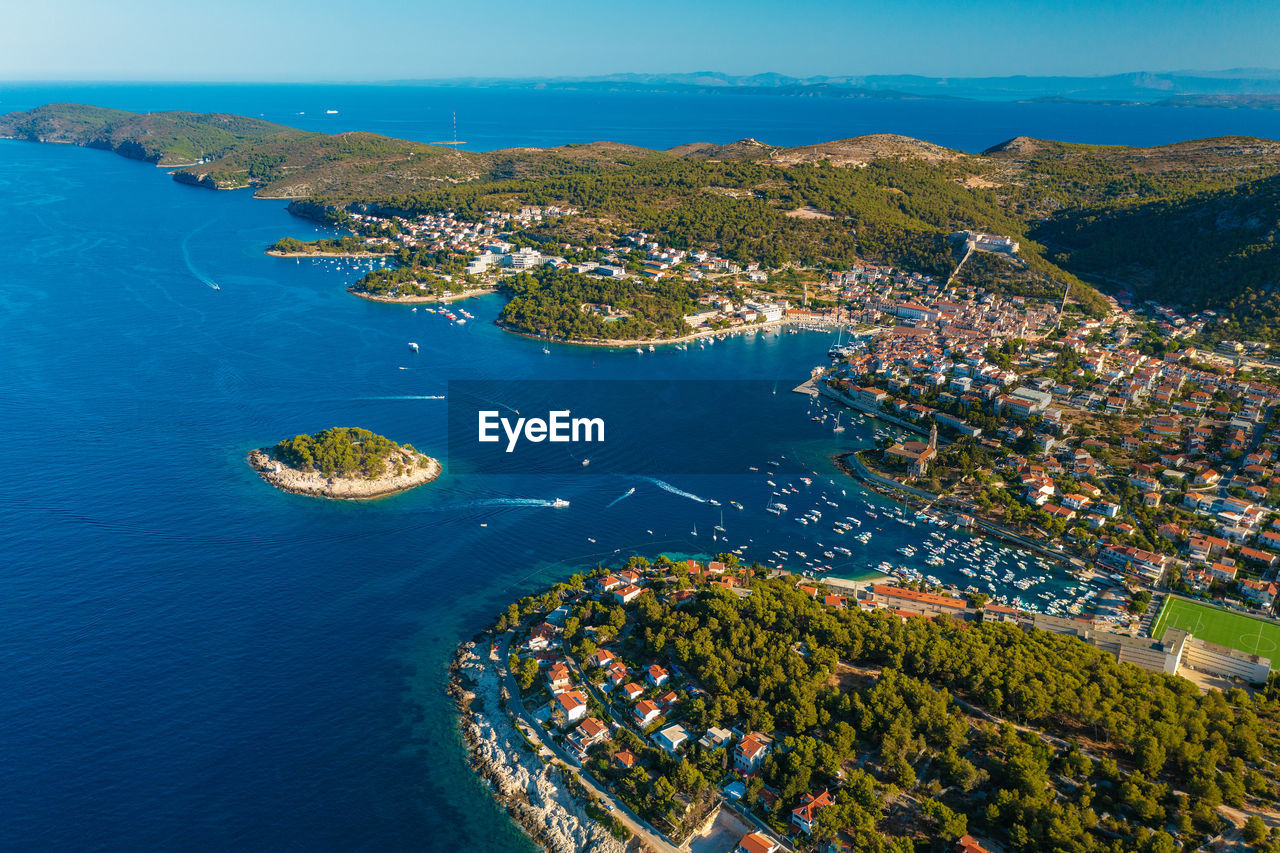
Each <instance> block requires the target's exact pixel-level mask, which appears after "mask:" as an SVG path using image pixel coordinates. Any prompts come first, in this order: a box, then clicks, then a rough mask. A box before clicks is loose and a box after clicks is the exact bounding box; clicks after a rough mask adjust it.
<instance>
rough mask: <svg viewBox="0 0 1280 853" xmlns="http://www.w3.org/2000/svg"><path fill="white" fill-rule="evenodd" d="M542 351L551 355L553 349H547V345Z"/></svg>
mask: <svg viewBox="0 0 1280 853" xmlns="http://www.w3.org/2000/svg"><path fill="white" fill-rule="evenodd" d="M542 352H543V353H545V354H546V355H551V350H549V349H547V348H546V347H543V348H542Z"/></svg>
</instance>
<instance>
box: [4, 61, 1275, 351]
mask: <svg viewBox="0 0 1280 853" xmlns="http://www.w3.org/2000/svg"><path fill="white" fill-rule="evenodd" d="M705 82H706V81H703V83H705ZM756 82H757V83H759V82H761V81H756ZM901 82H904V83H905V82H906V81H901ZM1115 82H1116V86H1115V87H1114V88H1106V87H1104V88H1103V89H1087V88H1079V87H1076V88H1072V89H1071V90H1070V91H1067V90H1066V89H1062V90H1061V91H1060V92H1059V94H1058V95H1057V96H1058V97H1068V98H1072V99H1079V100H1087V99H1089V98H1097V97H1102V96H1105V97H1108V98H1111V99H1115V100H1128V99H1130V98H1131V96H1132V94H1131V92H1130V88H1132V86H1134V85H1139V84H1142V85H1146V82H1147V81H1146V78H1141V79H1138V78H1134V79H1132V80H1118V81H1115ZM1196 85H1197V86H1199V87H1200V89H1201V91H1202V92H1205V93H1208V94H1195V93H1192V92H1184V91H1179V90H1178V89H1177V88H1173V89H1162V92H1163V94H1162V97H1163V98H1166V99H1170V100H1171V101H1175V102H1176V103H1177V104H1180V105H1187V104H1190V103H1191V102H1192V101H1194V100H1196V99H1199V100H1201V101H1203V100H1205V99H1208V100H1210V101H1212V102H1213V104H1214V105H1217V106H1222V105H1224V104H1227V103H1228V102H1231V101H1233V99H1234V101H1243V100H1245V99H1252V101H1251V103H1253V105H1254V106H1261V105H1263V102H1264V101H1266V100H1267V99H1268V98H1270V97H1271V96H1272V93H1271V92H1270V90H1269V89H1267V88H1266V87H1264V86H1261V84H1259V85H1258V86H1257V87H1253V86H1251V87H1250V88H1252V89H1253V91H1252V92H1249V91H1244V92H1239V91H1236V92H1232V91H1226V92H1215V91H1214V90H1215V87H1214V86H1210V85H1209V84H1208V83H1204V85H1203V86H1200V84H1199V83H1197V84H1196ZM1126 87H1129V88H1126ZM1055 88H1060V89H1061V88H1062V87H1055ZM1015 89H1016V87H1015ZM1010 94H1011V95H1012V94H1016V95H1017V96H1019V97H1027V96H1030V97H1041V96H1044V95H1045V93H1044V92H1036V91H1034V90H1030V91H1024V90H1021V89H1016V91H1015V90H1014V89H1011V90H1010ZM1189 99H1190V100H1189ZM0 138H12V139H24V140H31V141H40V142H58V143H66V144H74V145H82V146H86V147H91V148H101V149H106V150H111V151H115V152H116V153H118V154H120V155H122V156H125V157H130V158H134V159H138V160H143V161H147V162H151V163H154V164H157V165H161V166H167V167H170V168H171V169H172V170H173V173H172V174H173V178H174V179H175V180H178V181H180V182H183V183H188V184H193V185H197V186H202V187H215V188H234V187H252V188H253V191H254V193H255V194H256V195H258V196H260V197H264V198H281V199H289V200H290V204H289V210H290V212H291V213H293V214H295V215H297V216H300V217H304V218H308V219H313V220H317V221H321V222H325V223H327V224H330V225H333V226H335V227H338V228H341V229H344V230H346V231H349V232H352V238H353V239H350V240H349V242H347V243H346V245H345V246H344V245H343V238H340V239H339V240H338V241H337V242H333V241H319V242H317V243H315V244H306V245H301V246H300V245H293V244H286V245H292V251H288V250H285V249H283V248H282V247H279V246H277V249H276V251H277V253H282V254H288V255H293V254H294V253H295V252H296V253H306V254H309V255H310V254H315V255H321V256H323V255H343V254H346V253H347V252H346V250H347V249H350V248H352V247H354V248H355V250H356V252H358V253H359V254H361V255H363V254H365V253H368V254H381V253H382V252H383V251H384V250H386V251H390V252H391V253H390V254H389V255H388V256H387V259H388V263H389V264H392V263H393V264H394V267H395V269H394V270H391V271H387V272H383V271H377V272H376V273H375V274H371V276H370V277H369V278H368V279H367V280H365V281H363V282H360V283H357V284H356V285H355V286H353V288H352V292H353V293H356V294H357V295H361V296H363V297H364V298H366V299H376V300H379V301H395V302H401V301H419V300H431V299H433V298H434V297H436V296H437V295H439V296H443V295H444V290H446V289H447V290H450V291H452V292H453V293H457V292H459V291H465V290H474V289H476V286H477V285H478V286H480V287H488V286H493V285H494V284H495V283H497V279H499V278H501V279H502V280H503V282H502V283H503V284H504V285H505V284H506V279H507V278H508V277H510V278H512V279H514V278H515V276H514V275H510V274H512V273H519V272H529V271H532V270H533V269H534V266H535V265H536V266H542V265H544V264H547V263H550V264H552V265H553V266H555V267H556V268H557V269H558V270H561V271H568V272H578V271H581V272H585V273H586V274H587V275H588V277H589V278H590V277H595V278H599V277H607V278H608V281H607V282H606V283H605V285H604V287H602V288H597V289H601V290H604V291H606V292H607V293H608V296H609V297H610V298H613V297H618V299H617V301H609V299H608V298H604V299H593V298H591V294H590V291H591V290H592V288H587V287H585V286H584V283H583V280H582V279H578V278H573V277H570V276H563V275H562V276H559V277H557V278H556V279H555V280H554V281H552V282H550V287H543V286H539V287H536V288H534V287H528V286H525V285H520V284H513V286H512V287H511V296H512V301H511V305H510V306H509V308H508V309H507V310H506V311H505V312H504V313H505V316H504V317H503V318H502V321H503V323H504V324H505V325H506V326H507V327H508V328H512V329H517V330H524V331H529V332H532V333H535V334H539V333H540V334H542V335H544V336H545V337H547V338H551V339H557V340H559V339H570V340H575V341H576V340H583V341H586V340H593V339H606V340H612V339H628V340H630V339H638V340H639V339H650V338H659V337H674V336H678V335H675V334H673V333H675V332H682V331H683V326H682V324H683V320H684V318H682V317H679V316H675V315H674V313H673V309H675V308H677V307H679V308H681V309H682V310H683V309H684V308H687V305H686V303H687V299H686V294H688V295H692V296H694V298H695V299H698V300H701V299H702V298H703V297H706V296H711V295H712V294H710V293H709V291H710V290H712V289H716V290H717V294H716V295H722V296H724V297H725V298H728V299H730V300H732V301H733V302H734V304H735V305H740V304H741V300H739V299H736V298H734V297H733V296H732V295H731V294H729V293H726V292H724V289H728V288H736V287H737V285H738V284H739V283H740V282H738V281H737V280H735V279H732V278H729V277H728V276H726V275H724V273H729V272H731V269H730V267H737V268H738V269H739V270H741V272H742V275H743V277H744V278H746V279H747V282H746V283H747V284H750V285H753V286H754V285H761V284H765V283H766V281H765V280H764V278H763V277H764V276H766V275H767V276H768V282H767V283H768V284H770V285H772V284H773V282H774V281H776V280H777V279H778V278H779V277H780V276H779V274H781V273H784V272H794V271H797V270H799V271H801V272H804V273H808V274H810V275H814V274H818V275H820V274H822V273H825V272H830V271H832V270H848V269H851V268H852V267H854V266H856V265H860V264H865V263H871V264H876V265H879V266H882V267H886V268H891V269H893V270H895V271H899V270H900V271H905V272H907V273H909V274H910V273H917V272H918V273H920V274H922V275H931V276H933V277H935V278H936V279H939V280H952V281H954V282H955V283H958V284H961V285H965V286H969V285H976V286H981V287H983V288H984V289H986V290H988V291H990V292H999V293H1003V294H1007V295H1010V296H1020V297H1031V298H1038V299H1061V298H1062V295H1063V294H1064V293H1065V294H1066V295H1067V297H1068V299H1067V302H1066V307H1067V309H1068V310H1071V311H1080V312H1082V313H1084V314H1087V315H1089V316H1091V317H1099V316H1103V315H1105V314H1106V313H1107V310H1108V306H1107V303H1106V301H1105V300H1104V299H1103V298H1102V296H1101V294H1100V293H1099V292H1098V291H1097V290H1095V287H1097V288H1102V289H1105V290H1107V291H1109V292H1110V293H1112V294H1115V295H1116V296H1118V297H1120V298H1121V300H1122V301H1126V302H1130V303H1132V304H1139V303H1143V302H1146V301H1148V300H1149V301H1153V302H1157V303H1160V304H1163V305H1169V306H1173V307H1176V308H1181V309H1187V310H1190V311H1199V310H1204V309H1209V310H1212V311H1214V312H1215V316H1216V317H1218V318H1220V319H1221V322H1218V323H1216V324H1213V325H1212V326H1211V327H1210V328H1209V329H1208V330H1207V331H1206V332H1205V334H1204V335H1203V336H1201V338H1199V339H1198V340H1197V343H1198V344H1201V345H1205V346H1214V345H1216V344H1217V343H1218V342H1219V341H1220V340H1222V339H1229V340H1252V341H1260V342H1264V343H1265V342H1271V341H1275V340H1277V339H1278V335H1280V333H1278V332H1277V327H1276V325H1275V323H1274V317H1275V316H1276V315H1277V314H1280V287H1277V283H1278V280H1277V277H1276V273H1275V270H1276V269H1278V268H1280V266H1278V264H1277V260H1278V258H1280V248H1278V247H1280V244H1277V242H1276V241H1275V239H1274V234H1273V233H1272V232H1273V231H1274V223H1275V222H1276V221H1277V219H1278V218H1280V142H1276V141H1274V140H1267V139H1257V138H1249V137H1219V138H1214V139H1203V140H1194V141H1188V142H1179V143H1175V144H1170V145H1161V146H1154V147H1150V148H1136V147H1129V146H1119V145H1081V144H1070V143H1062V142H1053V141H1047V140H1039V139H1031V138H1027V137H1016V138H1014V139H1010V140H1008V141H1006V142H1003V143H1000V144H998V145H995V146H993V147H991V148H989V149H987V150H985V151H983V152H981V153H969V152H964V151H957V150H952V149H948V148H945V147H942V146H939V145H934V144H932V143H928V142H924V141H921V140H917V139H910V138H908V137H903V136H896V135H892V134H874V135H869V136H862V137H856V138H851V139H842V140H835V141H830V142H822V143H817V144H813V145H802V146H793V147H784V146H775V145H770V144H768V143H767V142H762V141H759V140H755V139H744V140H740V141H738V142H734V143H730V144H724V145H720V144H712V143H706V142H690V143H688V144H685V145H680V146H676V147H674V148H671V149H667V150H665V151H658V150H652V149H645V148H640V147H637V146H632V145H623V144H619V143H614V142H593V143H588V144H581V145H564V146H559V147H554V148H513V149H507V150H501V151H487V152H473V151H460V150H455V149H453V148H450V147H448V146H439V145H426V144H423V143H418V142H413V141H409V140H403V139H393V138H389V137H385V136H380V135H378V134H374V133H364V132H346V133H338V134H324V133H316V132H309V131H302V130H298V129H296V128H289V127H285V126H283V125H277V124H272V123H270V122H264V121H261V120H257V119H251V118H246V117H243V116H233V115H227V114H221V113H187V112H157V113H148V114H139V113H130V112H125V111H122V110H108V109H103V108H99V107H92V106H86V105H82V104H50V105H46V106H43V107H38V108H36V109H33V110H27V111H24V112H15V113H10V114H7V115H3V116H0ZM533 210H536V211H541V212H542V213H541V214H539V213H532V214H530V215H529V216H527V217H526V218H525V219H524V220H523V221H521V222H520V225H521V227H520V228H519V229H518V231H517V230H516V229H513V228H512V227H511V226H512V224H513V221H514V220H516V219H517V218H518V217H521V215H522V213H523V212H525V211H533ZM549 211H558V213H555V214H553V215H547V212H549ZM450 222H452V224H450ZM463 222H467V223H471V224H474V226H476V227H475V228H472V229H470V235H469V240H470V243H469V244H468V245H467V246H466V247H465V248H464V247H461V246H460V245H458V240H457V239H456V238H457V237H458V236H459V233H460V232H459V231H458V230H456V228H454V226H457V225H460V224H461V223H463ZM437 232H438V233H437ZM963 233H974V234H987V235H995V236H998V237H1006V238H1009V239H1010V240H1011V241H1012V242H1013V243H1016V244H1017V245H1018V247H1019V248H1018V250H1017V252H1016V253H1015V254H1016V257H1014V258H1011V261H1012V262H1011V263H987V264H982V265H974V264H966V265H965V268H964V269H963V270H961V269H960V262H961V258H962V255H961V253H960V249H961V248H962V246H963V245H964V244H963V243H962V242H961V241H959V240H958V239H956V238H955V235H957V234H963ZM445 235H447V236H448V239H445ZM636 235H645V236H644V237H642V238H641V237H638V236H636ZM628 236H635V237H636V241H634V242H627V238H628ZM299 242H300V241H299ZM490 243H506V244H507V245H508V246H509V247H510V250H509V251H507V252H497V253H495V252H493V251H491V246H490V245H489V244H490ZM664 249H665V250H672V251H679V252H683V253H684V255H683V257H684V261H683V264H684V266H683V267H681V266H680V265H679V264H672V263H670V262H669V261H667V260H664V258H663V257H662V255H664V254H670V252H669V251H664ZM391 250H393V251H391ZM521 250H528V252H526V254H525V255H519V253H520V251H521ZM531 253H532V254H531ZM518 255H519V256H518ZM650 255H653V257H650ZM698 256H701V257H704V258H705V260H698ZM495 260H496V261H497V263H493V261H495ZM486 261H488V262H490V263H489V265H488V266H486V265H485V262H486ZM979 266H980V267H981V268H980V269H979V268H978V267H979ZM703 267H706V268H703ZM750 273H758V274H759V275H750ZM606 274H607V276H606ZM713 278H714V279H718V280H717V281H716V282H715V284H716V288H711V287H708V284H709V280H710V279H713ZM639 279H647V282H641V283H642V284H643V283H648V284H652V285H655V286H656V292H655V293H654V295H653V297H650V296H649V292H650V291H649V290H647V289H644V290H641V288H638V287H636V286H635V285H636V282H637V281H638V280H639ZM588 280H589V279H588ZM444 281H447V282H449V284H447V285H446V284H444V283H443V282H444ZM756 289H757V290H760V291H765V290H766V288H763V287H761V288H756ZM522 291H523V292H522ZM682 291H683V292H682ZM768 291H769V292H765V293H761V294H760V296H761V297H769V296H770V295H771V294H772V295H773V296H776V297H778V298H786V299H788V300H790V301H791V302H793V303H794V302H796V301H798V302H800V303H801V304H802V305H803V304H805V302H806V299H805V294H804V283H803V282H801V283H799V286H798V287H792V288H787V289H786V292H783V291H782V289H779V288H772V287H770V288H769V289H768ZM637 294H638V296H637ZM749 295H750V294H749ZM796 296H798V297H799V299H798V300H797V299H795V298H794V297H796ZM406 297H407V298H406ZM584 297H585V298H584ZM752 299H753V301H754V296H753V297H752ZM770 301H773V300H772V299H770ZM748 308H749V306H748ZM610 312H612V313H610ZM697 313H701V312H696V311H695V312H694V314H697ZM688 316H689V313H688V312H687V311H686V312H685V317H688ZM604 323H609V324H610V325H611V326H612V325H617V324H621V325H620V326H619V328H616V329H614V328H610V329H608V330H607V334H602V333H601V332H602V330H601V329H600V328H599V327H601V326H602V325H603V324H604ZM627 325H629V326H635V327H638V328H635V329H624V328H621V326H627ZM544 329H545V331H543V330H544ZM664 333H665V334H664Z"/></svg>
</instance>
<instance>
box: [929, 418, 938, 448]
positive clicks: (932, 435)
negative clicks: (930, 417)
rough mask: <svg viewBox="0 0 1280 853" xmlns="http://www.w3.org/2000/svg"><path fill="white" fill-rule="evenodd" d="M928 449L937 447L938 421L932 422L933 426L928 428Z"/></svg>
mask: <svg viewBox="0 0 1280 853" xmlns="http://www.w3.org/2000/svg"><path fill="white" fill-rule="evenodd" d="M929 449H930V450H932V451H935V452H936V451H937V449H938V422H937V421H934V422H933V427H932V428H931V429H930V430H929Z"/></svg>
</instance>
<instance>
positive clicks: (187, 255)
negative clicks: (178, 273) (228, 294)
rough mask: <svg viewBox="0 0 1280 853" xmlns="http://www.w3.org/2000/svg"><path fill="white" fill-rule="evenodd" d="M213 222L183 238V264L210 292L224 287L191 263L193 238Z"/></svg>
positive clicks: (211, 221)
mask: <svg viewBox="0 0 1280 853" xmlns="http://www.w3.org/2000/svg"><path fill="white" fill-rule="evenodd" d="M213 222H214V220H210V221H209V222H206V223H205V224H204V225H201V226H200V227H199V228H197V229H195V230H194V231H192V232H190V233H189V234H187V236H185V237H183V238H182V262H183V263H185V264H186V265H187V269H188V270H190V271H191V274H192V275H193V276H195V277H196V279H197V280H198V281H200V283H202V284H204V285H205V286H206V287H208V288H209V289H210V290H222V286H221V285H220V284H218V283H217V282H216V281H214V280H213V279H211V278H209V276H207V275H205V274H204V273H202V272H200V270H198V269H196V265H195V264H194V263H192V261H191V238H192V237H194V236H195V235H196V234H197V233H198V232H200V231H203V230H204V229H206V228H208V227H209V226H210V225H212V224H213Z"/></svg>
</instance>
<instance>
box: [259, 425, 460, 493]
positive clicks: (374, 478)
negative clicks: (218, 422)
mask: <svg viewBox="0 0 1280 853" xmlns="http://www.w3.org/2000/svg"><path fill="white" fill-rule="evenodd" d="M248 461H249V465H250V466H252V467H253V469H254V470H255V471H257V472H258V474H259V475H260V476H261V477H262V479H264V480H266V481H267V482H268V483H270V484H271V485H273V486H276V487H277V488H280V489H283V490H284V491H286V492H293V493H294V494H299V495H308V496H310V497H317V498H333V499H337V500H354V501H360V500H372V499H373V498H382V497H387V496H389V495H394V494H399V493H400V492H407V491H409V490H410V489H414V488H417V487H418V486H421V485H422V484H424V483H429V482H431V481H432V480H434V479H435V478H436V477H439V476H440V472H441V465H440V462H439V460H437V459H433V458H432V457H430V456H427V455H426V454H423V453H419V452H418V451H417V450H415V449H414V448H413V446H412V445H408V444H405V445H400V444H396V443H395V442H394V441H391V440H390V439H389V438H385V437H383V436H381V435H375V434H374V433H372V432H370V431H369V430H367V429H360V428H359V427H333V428H331V429H326V430H323V431H321V432H318V433H316V434H315V435H298V436H295V437H294V438H291V439H286V440H284V441H281V442H280V443H279V444H277V445H275V446H274V447H268V448H259V449H256V450H252V451H250V452H249V456H248Z"/></svg>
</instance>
